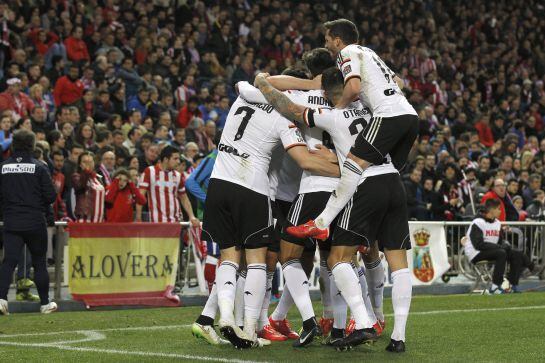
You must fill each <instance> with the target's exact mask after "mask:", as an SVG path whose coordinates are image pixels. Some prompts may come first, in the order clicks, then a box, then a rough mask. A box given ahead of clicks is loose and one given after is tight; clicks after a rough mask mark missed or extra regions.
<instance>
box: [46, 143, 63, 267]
mask: <svg viewBox="0 0 545 363" xmlns="http://www.w3.org/2000/svg"><path fill="white" fill-rule="evenodd" d="M51 158H52V160H53V173H52V176H51V178H52V179H53V186H54V187H55V191H56V192H57V197H56V199H55V202H54V203H53V215H54V219H55V221H60V220H62V219H64V218H66V217H67V216H68V213H67V210H66V204H65V203H64V200H63V195H64V189H65V185H64V184H65V178H64V174H63V173H62V170H63V167H64V155H63V153H62V152H61V151H60V150H56V151H53V152H52V153H51ZM50 253H51V255H50V256H49V258H53V255H52V253H53V250H52V249H51V252H50Z"/></svg>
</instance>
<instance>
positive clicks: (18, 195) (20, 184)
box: [0, 130, 57, 315]
mask: <svg viewBox="0 0 545 363" xmlns="http://www.w3.org/2000/svg"><path fill="white" fill-rule="evenodd" d="M35 145H36V137H35V135H34V134H33V133H32V132H30V131H27V130H19V131H17V132H15V134H14V135H13V143H12V150H13V155H12V156H11V157H10V158H9V159H7V160H6V161H5V162H3V163H2V174H0V186H1V192H2V193H1V199H2V200H1V202H2V209H3V215H4V261H3V263H2V267H1V269H0V313H2V314H4V315H7V314H8V302H7V295H8V290H9V285H10V283H11V280H12V277H13V270H14V269H15V266H16V265H17V262H18V260H19V257H20V256H21V251H22V249H23V247H24V246H25V244H26V245H27V246H28V248H29V250H30V253H31V255H32V265H33V267H34V274H35V283H36V286H37V288H38V294H39V295H40V303H41V308H40V312H42V313H44V314H47V313H51V312H53V311H55V310H57V305H56V304H55V303H54V302H49V275H48V273H47V262H46V252H47V227H46V217H45V214H46V211H47V209H48V208H49V207H50V205H51V204H52V203H53V202H54V201H55V198H56V192H55V188H54V187H53V183H52V181H51V176H50V174H49V171H48V169H47V166H46V165H44V163H42V162H40V161H38V160H36V159H35V158H34V157H33V155H32V152H33V150H34V148H35Z"/></svg>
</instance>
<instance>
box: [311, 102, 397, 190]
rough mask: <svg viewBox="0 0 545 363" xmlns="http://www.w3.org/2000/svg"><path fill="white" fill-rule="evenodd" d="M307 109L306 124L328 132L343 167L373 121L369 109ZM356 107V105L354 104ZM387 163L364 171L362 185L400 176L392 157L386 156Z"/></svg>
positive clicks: (372, 166)
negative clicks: (370, 179) (371, 179)
mask: <svg viewBox="0 0 545 363" xmlns="http://www.w3.org/2000/svg"><path fill="white" fill-rule="evenodd" d="M356 104H357V105H359V107H360V108H346V109H338V108H317V109H313V108H307V109H306V110H305V112H304V114H303V119H304V120H305V123H306V124H307V125H308V126H309V127H310V128H313V129H316V128H319V129H321V130H324V131H327V132H328V133H329V134H330V135H331V138H332V140H333V144H335V151H336V153H337V158H338V159H339V165H343V164H344V162H345V160H346V156H347V155H348V153H349V152H350V148H351V147H352V146H353V145H354V142H355V141H356V137H357V136H358V134H359V133H360V132H361V131H362V130H363V129H365V126H367V123H368V122H369V120H370V119H371V115H370V112H369V109H367V108H362V107H361V105H360V104H359V103H356ZM352 105H354V104H352ZM386 160H387V162H386V163H384V164H381V165H371V166H369V167H368V168H367V169H365V170H364V171H363V174H362V178H361V179H360V182H359V183H360V184H361V183H363V181H364V180H365V178H368V177H371V176H376V175H382V174H391V173H396V174H398V171H397V169H396V168H395V167H394V165H393V164H392V162H391V159H390V155H387V156H386Z"/></svg>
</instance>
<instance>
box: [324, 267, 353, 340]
mask: <svg viewBox="0 0 545 363" xmlns="http://www.w3.org/2000/svg"><path fill="white" fill-rule="evenodd" d="M327 273H328V274H329V278H330V284H329V289H330V295H331V303H332V306H333V326H332V328H331V334H330V335H329V337H328V338H326V344H327V345H335V344H336V342H338V341H339V340H341V339H343V338H344V336H345V334H344V332H345V327H346V318H347V311H346V310H347V307H348V306H347V305H346V301H345V300H344V298H343V296H342V294H341V291H340V290H339V288H338V287H337V284H336V283H335V279H334V278H333V273H332V272H331V269H330V268H329V267H328V268H327Z"/></svg>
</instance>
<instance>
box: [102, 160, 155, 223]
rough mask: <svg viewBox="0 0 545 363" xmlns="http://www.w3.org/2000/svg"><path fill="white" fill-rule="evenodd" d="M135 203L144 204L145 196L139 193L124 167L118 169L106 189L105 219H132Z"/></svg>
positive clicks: (120, 221)
mask: <svg viewBox="0 0 545 363" xmlns="http://www.w3.org/2000/svg"><path fill="white" fill-rule="evenodd" d="M136 204H139V205H144V204H146V197H145V196H143V195H142V193H140V191H139V190H138V188H137V187H136V185H135V184H134V182H133V181H131V176H130V174H129V172H128V171H127V170H126V169H119V170H118V171H116V172H115V174H114V175H113V182H112V183H111V184H110V185H109V186H108V187H107V191H106V221H107V222H110V223H128V222H133V221H134V213H133V210H134V207H135V205H136Z"/></svg>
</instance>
